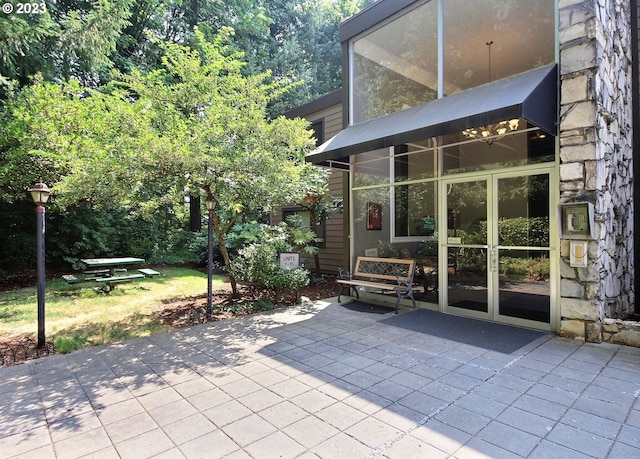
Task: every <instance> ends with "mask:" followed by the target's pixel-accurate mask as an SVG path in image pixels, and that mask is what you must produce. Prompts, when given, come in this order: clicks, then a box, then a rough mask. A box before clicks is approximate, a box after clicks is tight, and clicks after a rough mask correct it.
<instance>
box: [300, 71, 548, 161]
mask: <svg viewBox="0 0 640 459" xmlns="http://www.w3.org/2000/svg"><path fill="white" fill-rule="evenodd" d="M557 85H558V76H557V66H556V65H555V64H554V65H551V66H548V67H541V68H539V69H535V70H531V71H528V72H525V73H521V74H518V75H514V76H511V77H508V78H504V79H502V80H498V81H494V82H492V83H488V84H486V85H483V86H479V87H477V88H473V89H469V90H466V91H463V92H460V93H458V94H454V95H452V96H448V97H444V98H442V99H438V100H435V101H433V102H429V103H427V104H424V105H420V106H418V107H412V108H409V109H406V110H403V111H400V112H397V113H392V114H390V115H387V116H384V117H382V118H377V119H373V120H370V121H365V122H363V123H360V124H356V125H353V126H349V127H347V128H346V129H344V130H343V131H341V132H340V133H338V134H337V135H336V136H334V137H333V138H331V139H329V140H328V141H326V142H325V143H323V144H322V145H320V146H319V147H318V148H316V149H315V150H314V151H313V152H311V153H310V154H309V155H307V158H306V160H307V161H309V162H311V163H314V164H331V163H332V162H337V163H343V164H344V163H348V162H349V161H348V159H349V156H351V155H356V154H358V153H363V152H366V151H372V150H378V149H380V148H388V147H391V146H393V145H402V144H404V143H407V142H415V141H418V140H421V139H426V138H430V137H437V136H442V135H445V134H451V133H454V132H462V131H463V130H465V129H468V128H472V127H478V126H483V125H487V124H490V123H497V122H499V121H503V120H508V119H513V118H523V119H524V120H526V121H527V122H529V123H531V124H533V125H534V126H537V127H539V128H540V129H542V130H544V131H545V132H547V133H549V134H551V135H557V118H558V86H557Z"/></svg>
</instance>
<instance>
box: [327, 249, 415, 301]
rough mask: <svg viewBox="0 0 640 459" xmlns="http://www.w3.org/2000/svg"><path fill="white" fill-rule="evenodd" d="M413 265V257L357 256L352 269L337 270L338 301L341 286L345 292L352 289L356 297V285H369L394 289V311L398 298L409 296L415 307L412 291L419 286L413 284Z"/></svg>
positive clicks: (357, 294) (357, 295)
mask: <svg viewBox="0 0 640 459" xmlns="http://www.w3.org/2000/svg"><path fill="white" fill-rule="evenodd" d="M415 266H416V261H415V260H414V259H405V258H377V257H358V258H357V259H356V264H355V267H354V269H353V271H345V270H343V269H342V268H340V270H339V272H338V279H337V282H338V284H340V292H339V293H338V303H340V296H341V295H342V294H343V288H346V289H347V293H349V292H350V291H351V289H353V291H354V292H355V293H356V298H360V294H359V293H358V289H357V287H370V288H374V289H378V290H383V291H395V293H396V296H397V299H396V313H397V312H398V306H399V305H400V300H401V299H404V298H411V302H412V303H413V307H414V308H415V307H416V300H415V298H414V297H413V292H414V290H415V289H420V288H421V287H414V285H413V276H414V272H415Z"/></svg>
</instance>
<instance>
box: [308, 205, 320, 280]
mask: <svg viewBox="0 0 640 459" xmlns="http://www.w3.org/2000/svg"><path fill="white" fill-rule="evenodd" d="M309 210H310V214H311V231H312V232H313V235H314V236H315V237H317V236H318V211H317V210H316V209H315V208H314V207H312V208H311V209H309ZM313 245H314V246H315V247H318V243H317V242H316V241H313ZM313 261H314V262H315V268H316V278H320V254H319V253H318V251H316V253H314V254H313Z"/></svg>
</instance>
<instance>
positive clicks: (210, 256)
mask: <svg viewBox="0 0 640 459" xmlns="http://www.w3.org/2000/svg"><path fill="white" fill-rule="evenodd" d="M212 213H213V211H212V210H210V211H209V235H208V244H207V246H208V254H207V318H210V317H211V314H212V313H213V222H212V220H213V219H212V215H211V214H212Z"/></svg>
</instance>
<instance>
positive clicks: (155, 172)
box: [0, 29, 313, 295]
mask: <svg viewBox="0 0 640 459" xmlns="http://www.w3.org/2000/svg"><path fill="white" fill-rule="evenodd" d="M231 35H232V31H231V30H229V29H222V30H221V31H220V33H219V34H218V35H217V36H216V39H215V40H214V41H213V42H212V43H210V42H207V41H206V40H205V39H204V36H203V34H202V33H200V32H199V31H198V30H196V35H195V41H196V44H197V48H195V49H192V48H189V47H185V46H180V45H177V44H172V43H160V45H159V46H161V48H162V49H163V51H164V56H163V59H162V64H163V67H162V68H160V69H157V70H154V71H150V72H146V73H143V72H141V71H138V70H133V71H132V72H131V73H130V74H128V75H125V74H118V75H116V76H115V77H116V82H115V83H114V84H112V85H110V86H109V87H105V88H102V89H101V90H100V91H97V90H91V91H90V90H87V89H86V88H83V87H82V86H81V85H80V84H79V83H78V82H77V81H71V82H69V83H66V84H64V85H52V84H47V83H40V84H36V85H33V86H32V87H30V88H27V90H25V91H24V92H21V93H17V94H16V95H15V96H14V97H12V99H11V100H10V101H9V104H8V108H9V111H8V112H7V111H5V114H7V113H9V114H10V117H9V118H8V121H9V123H8V124H7V125H6V126H5V127H3V128H2V130H1V132H2V133H3V134H2V135H3V140H4V141H3V142H2V143H3V144H4V145H11V147H10V148H8V149H5V150H4V152H3V154H4V155H5V157H7V158H8V159H9V162H8V163H9V164H10V166H8V167H13V168H15V167H19V168H20V171H18V170H15V169H11V170H9V169H5V170H6V174H1V175H0V188H1V187H3V186H4V187H9V186H15V185H14V182H13V178H15V177H16V174H17V173H26V172H27V170H28V168H29V167H34V166H38V165H42V164H46V166H42V167H41V168H40V172H41V173H42V174H45V173H47V174H48V175H46V179H47V180H48V181H49V183H55V188H56V190H57V191H58V193H59V196H58V203H59V204H60V205H63V206H64V205H69V204H71V203H77V202H78V201H86V202H89V203H90V204H91V205H94V206H96V207H97V208H99V207H100V206H103V205H108V206H113V205H114V203H119V204H120V205H124V206H126V207H128V208H131V209H133V208H137V207H140V208H139V209H138V211H140V212H144V211H147V212H148V213H152V211H153V209H154V208H157V207H158V205H159V204H158V203H160V202H163V200H164V201H166V200H173V201H174V202H182V200H183V199H182V194H183V193H185V190H187V191H191V192H193V191H194V190H195V191H197V190H201V192H203V193H205V195H210V196H211V199H212V200H213V201H214V206H215V212H213V223H214V228H215V232H216V236H217V240H218V241H219V246H220V251H221V253H222V256H223V258H224V261H225V265H226V267H227V272H228V273H229V275H230V280H231V284H232V288H233V293H234V294H236V295H237V293H238V292H237V287H236V282H235V279H234V277H233V272H232V270H231V265H230V260H229V255H228V252H227V249H226V247H225V245H224V241H225V235H226V234H227V233H228V232H229V230H230V229H231V228H232V227H233V225H234V223H236V221H237V220H238V218H239V217H241V216H242V215H244V214H246V213H248V212H253V211H256V210H263V211H269V210H271V209H273V208H276V207H279V206H282V205H284V204H285V203H287V202H291V201H294V200H296V199H297V198H298V196H299V194H300V193H302V185H301V179H302V177H303V173H304V171H305V170H307V169H308V168H310V167H311V166H310V165H308V164H305V162H304V155H305V153H306V152H307V151H308V150H309V149H310V148H312V147H313V139H312V138H311V132H310V131H308V130H307V122H306V121H305V120H290V119H287V118H284V117H279V118H276V119H273V120H269V119H268V118H267V116H266V107H267V105H268V103H269V102H270V101H271V100H273V98H275V97H277V96H278V95H280V94H281V93H282V92H284V91H286V90H287V89H288V88H289V85H288V84H284V83H281V82H270V83H269V82H267V79H268V78H269V76H270V75H269V73H268V72H266V73H263V74H259V75H256V76H249V77H246V76H244V75H243V74H242V72H241V70H242V67H243V62H242V60H241V58H242V55H241V54H240V53H237V52H232V51H231V50H230V49H229V46H228V45H227V43H228V40H229V39H230V38H231ZM22 164H27V165H28V166H26V167H23V166H21V165H22ZM16 165H17V166H16ZM3 172H4V171H3ZM28 175H29V174H28ZM30 176H31V177H33V173H31V174H30ZM3 177H6V180H3V179H2V178H3ZM25 185H27V184H26V183H22V184H20V188H21V189H22V190H23V189H24V187H25ZM10 191H12V190H8V192H7V195H8V194H9V192H10ZM14 191H15V190H14ZM139 203H145V204H147V206H148V208H145V205H144V204H139Z"/></svg>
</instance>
